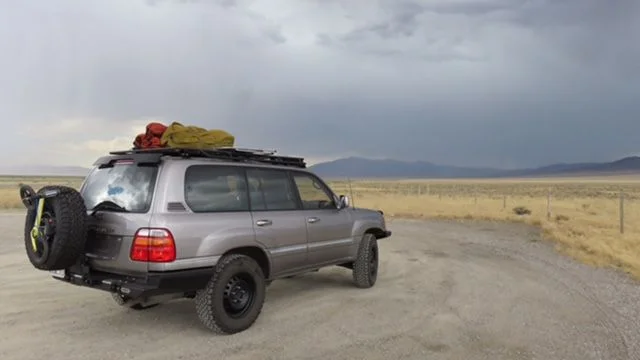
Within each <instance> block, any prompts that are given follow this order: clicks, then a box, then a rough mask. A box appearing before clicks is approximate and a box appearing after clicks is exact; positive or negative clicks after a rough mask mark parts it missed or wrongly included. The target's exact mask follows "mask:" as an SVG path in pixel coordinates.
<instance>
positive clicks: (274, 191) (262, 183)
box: [247, 169, 298, 211]
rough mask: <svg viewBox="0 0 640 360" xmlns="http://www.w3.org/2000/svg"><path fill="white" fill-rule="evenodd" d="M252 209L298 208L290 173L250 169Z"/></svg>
mask: <svg viewBox="0 0 640 360" xmlns="http://www.w3.org/2000/svg"><path fill="white" fill-rule="evenodd" d="M247 178H248V179H249V194H250V197H251V210H253V211H260V210H263V211H266V210H297V209H298V203H297V200H296V196H295V192H294V191H293V186H292V184H291V180H290V178H289V175H288V174H287V172H285V171H280V170H266V169H249V170H247Z"/></svg>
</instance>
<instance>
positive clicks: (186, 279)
mask: <svg viewBox="0 0 640 360" xmlns="http://www.w3.org/2000/svg"><path fill="white" fill-rule="evenodd" d="M212 275H213V268H201V269H192V270H180V271H171V272H150V273H147V274H143V275H138V276H131V275H120V274H113V273H107V272H101V271H96V270H93V269H89V268H88V267H87V266H74V267H71V268H68V269H66V270H65V271H64V274H52V276H53V278H54V279H57V280H60V281H63V282H66V283H69V284H73V285H77V286H83V287H88V288H92V289H98V290H103V291H107V292H111V293H120V294H122V295H126V296H128V297H130V298H132V299H136V298H145V297H149V296H157V295H164V294H174V293H190V292H194V291H196V290H199V289H202V288H204V287H205V286H206V285H207V282H208V281H209V279H210V278H211V276H212Z"/></svg>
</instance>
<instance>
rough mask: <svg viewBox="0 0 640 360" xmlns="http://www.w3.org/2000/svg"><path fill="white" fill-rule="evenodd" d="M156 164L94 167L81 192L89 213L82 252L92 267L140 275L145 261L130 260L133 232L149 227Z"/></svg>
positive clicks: (116, 162)
mask: <svg viewBox="0 0 640 360" xmlns="http://www.w3.org/2000/svg"><path fill="white" fill-rule="evenodd" d="M157 176H158V166H157V165H152V164H138V163H136V162H135V161H131V160H120V161H115V162H113V163H112V164H110V165H109V166H106V167H103V168H100V167H96V168H94V169H93V170H92V172H91V173H90V174H89V175H88V177H87V178H86V180H85V182H84V184H83V186H82V188H81V190H80V191H81V193H82V196H83V198H84V200H85V205H86V207H87V210H88V212H89V214H90V216H89V233H88V238H87V245H86V249H85V252H86V255H87V257H88V258H89V263H90V266H91V267H92V268H94V269H96V270H102V271H108V272H113V273H118V274H130V275H136V274H144V273H145V272H146V271H147V263H145V262H134V261H131V259H130V257H129V255H130V251H131V243H132V242H133V237H134V235H135V233H136V231H137V230H138V229H139V228H142V227H148V226H149V220H150V214H149V209H150V208H151V202H152V199H153V193H154V189H155V184H156V179H157Z"/></svg>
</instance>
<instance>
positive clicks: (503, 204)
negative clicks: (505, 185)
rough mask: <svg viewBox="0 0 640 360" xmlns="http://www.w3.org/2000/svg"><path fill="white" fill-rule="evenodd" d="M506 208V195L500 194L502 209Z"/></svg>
mask: <svg viewBox="0 0 640 360" xmlns="http://www.w3.org/2000/svg"><path fill="white" fill-rule="evenodd" d="M506 208H507V195H502V210H505V209H506Z"/></svg>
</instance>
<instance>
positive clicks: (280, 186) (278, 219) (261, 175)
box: [247, 168, 308, 276]
mask: <svg viewBox="0 0 640 360" xmlns="http://www.w3.org/2000/svg"><path fill="white" fill-rule="evenodd" d="M247 180H248V183H249V199H250V205H251V213H252V216H253V222H254V226H253V227H254V229H255V233H256V240H257V241H259V242H260V243H262V244H263V245H264V246H265V247H266V248H267V249H268V250H269V253H270V255H271V262H272V272H273V275H274V276H277V275H279V274H282V273H286V272H289V271H295V270H297V269H301V268H304V267H307V266H308V258H307V231H306V223H305V217H304V214H303V213H302V212H301V211H300V210H299V206H298V201H297V198H296V194H295V189H294V187H293V183H292V181H291V178H290V177H289V174H288V172H287V171H285V170H278V169H266V168H248V169H247Z"/></svg>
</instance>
